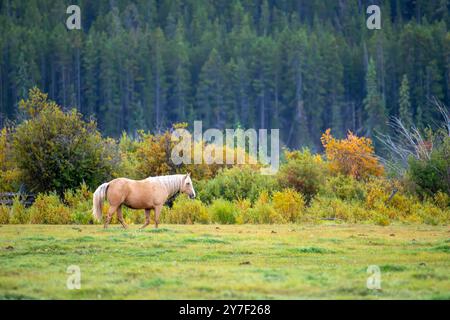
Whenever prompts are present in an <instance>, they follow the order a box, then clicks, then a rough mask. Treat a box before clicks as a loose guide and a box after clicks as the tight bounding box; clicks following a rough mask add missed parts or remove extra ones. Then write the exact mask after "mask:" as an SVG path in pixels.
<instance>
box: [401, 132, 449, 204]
mask: <svg viewBox="0 0 450 320" xmlns="http://www.w3.org/2000/svg"><path fill="white" fill-rule="evenodd" d="M449 168H450V137H446V138H444V141H443V143H442V144H441V145H440V146H438V147H435V149H434V150H433V151H432V153H431V157H430V159H420V160H418V159H415V158H410V159H409V170H408V176H409V178H410V179H411V180H412V181H413V182H414V183H415V185H416V191H417V193H418V194H419V196H421V198H422V199H424V198H427V197H433V195H434V194H436V193H438V192H444V193H447V194H450V170H449Z"/></svg>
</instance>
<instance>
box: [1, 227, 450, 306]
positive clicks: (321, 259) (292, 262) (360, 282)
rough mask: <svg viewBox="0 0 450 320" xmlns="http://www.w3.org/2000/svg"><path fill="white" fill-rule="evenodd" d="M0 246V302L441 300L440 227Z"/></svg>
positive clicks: (46, 231) (198, 231)
mask: <svg viewBox="0 0 450 320" xmlns="http://www.w3.org/2000/svg"><path fill="white" fill-rule="evenodd" d="M0 244H1V247H0V265H1V268H0V298H3V299H346V298H350V299H396V298H397V299H450V274H449V270H450V230H449V228H448V227H431V226H404V225H399V226H388V227H379V226H371V225H315V226H313V225H233V226H224V225H162V226H161V228H160V229H158V230H155V229H152V228H149V229H146V230H144V231H140V230H138V227H137V226H131V228H130V229H128V230H123V229H121V228H119V227H118V226H112V227H111V228H110V229H109V230H103V229H102V227H101V226H99V225H97V226H44V225H1V226H0ZM70 265H78V266H79V267H80V268H81V289H79V290H69V289H67V287H66V281H67V278H68V277H69V274H68V273H67V268H68V266H70ZM369 265H378V266H379V267H380V269H381V287H382V289H381V290H369V289H367V287H366V281H367V277H368V276H369V275H368V274H367V268H368V266H369Z"/></svg>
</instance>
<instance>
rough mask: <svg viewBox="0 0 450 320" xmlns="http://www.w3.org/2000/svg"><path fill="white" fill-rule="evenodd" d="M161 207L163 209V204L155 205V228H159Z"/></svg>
mask: <svg viewBox="0 0 450 320" xmlns="http://www.w3.org/2000/svg"><path fill="white" fill-rule="evenodd" d="M161 209H162V205H161V206H157V207H155V228H158V224H159V215H160V214H161Z"/></svg>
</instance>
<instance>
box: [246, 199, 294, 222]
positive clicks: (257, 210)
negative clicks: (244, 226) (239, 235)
mask: <svg viewBox="0 0 450 320" xmlns="http://www.w3.org/2000/svg"><path fill="white" fill-rule="evenodd" d="M249 216H250V222H251V223H260V224H273V223H285V222H286V220H285V219H284V218H283V216H282V215H281V214H279V213H278V212H277V211H276V210H275V209H274V207H273V205H272V203H270V198H269V195H268V193H267V192H262V193H261V194H260V196H259V198H258V200H257V201H256V202H255V205H254V206H253V208H251V209H250V212H249Z"/></svg>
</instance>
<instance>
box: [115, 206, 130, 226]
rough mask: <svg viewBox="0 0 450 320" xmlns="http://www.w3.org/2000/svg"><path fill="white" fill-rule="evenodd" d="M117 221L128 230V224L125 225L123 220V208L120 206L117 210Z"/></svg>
mask: <svg viewBox="0 0 450 320" xmlns="http://www.w3.org/2000/svg"><path fill="white" fill-rule="evenodd" d="M117 219H119V222H120V223H121V224H122V227H124V228H125V229H127V228H128V226H127V224H126V223H125V220H124V219H123V214H122V206H119V207H118V208H117Z"/></svg>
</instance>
